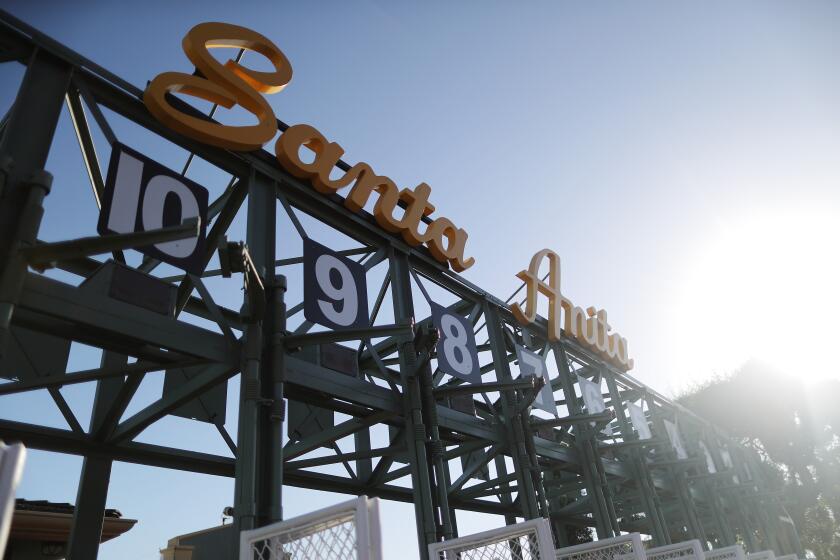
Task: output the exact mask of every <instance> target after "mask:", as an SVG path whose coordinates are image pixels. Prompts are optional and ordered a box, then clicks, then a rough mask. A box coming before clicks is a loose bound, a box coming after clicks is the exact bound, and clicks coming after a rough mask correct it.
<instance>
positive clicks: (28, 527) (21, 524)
mask: <svg viewBox="0 0 840 560" xmlns="http://www.w3.org/2000/svg"><path fill="white" fill-rule="evenodd" d="M75 510H76V507H75V506H74V505H73V504H67V503H56V502H48V501H46V500H23V499H18V500H15V513H14V515H13V516H12V527H11V531H10V533H9V539H10V540H34V541H47V542H67V541H68V540H69V539H70V529H71V528H72V526H73V512H74V511H75ZM136 523H137V520H136V519H123V517H122V513H120V511H119V510H116V509H106V510H105V518H104V522H103V524H102V537H101V540H100V542H105V541H107V540H111V539H113V538H114V537H118V536H120V535H122V534H123V533H125V532H126V531H128V530H130V529H131V528H132V527H134V525H135V524H136Z"/></svg>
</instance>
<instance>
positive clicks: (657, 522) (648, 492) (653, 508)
mask: <svg viewBox="0 0 840 560" xmlns="http://www.w3.org/2000/svg"><path fill="white" fill-rule="evenodd" d="M602 375H604V376H605V377H606V380H607V388H608V389H609V392H610V400H611V401H612V405H613V408H614V409H615V414H616V418H617V419H618V426H619V428H620V429H621V435H622V437H623V439H624V441H636V440H638V435H636V433H635V432H633V430H632V428H631V426H630V422H629V421H628V420H627V413H626V411H625V409H624V402H623V401H622V400H621V393H619V391H618V385H617V384H616V382H615V378H614V377H613V376H612V375H606V374H604V373H603V372H602ZM641 453H642V451H641V449H639V448H638V447H633V448H631V449H630V450H629V455H630V458H631V461H630V462H631V465H632V467H633V471H634V474H635V478H636V481H637V487H638V489H639V494H640V495H641V497H642V506H643V508H644V512H645V517H646V518H647V520H648V521H649V522H650V525H651V532H652V533H653V540H654V542H655V543H656V544H657V545H658V546H663V545H666V544H670V543H671V538H670V536H669V535H668V530H667V528H666V527H665V526H664V525H663V523H662V512H661V511H659V507H658V504H657V503H656V501H655V500H654V496H655V494H656V488H655V487H653V485H652V484H650V479H649V478H648V476H646V473H645V471H646V470H647V465H645V462H644V459H643V458H642V454H641Z"/></svg>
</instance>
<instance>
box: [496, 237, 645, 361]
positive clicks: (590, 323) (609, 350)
mask: <svg viewBox="0 0 840 560" xmlns="http://www.w3.org/2000/svg"><path fill="white" fill-rule="evenodd" d="M545 258H548V266H549V268H548V283H545V282H544V281H542V280H540V277H539V270H540V264H542V261H543V259H545ZM516 276H517V278H519V279H520V280H522V281H523V282H525V288H526V291H525V309H522V307H521V306H520V305H519V304H518V303H514V304H512V305H511V306H510V310H511V312H512V313H513V316H514V318H516V320H517V321H519V323H520V324H522V325H526V326H527V325H530V324H532V323H534V322H535V321H536V320H537V297H538V296H539V294H543V295H544V296H546V297H547V298H548V338H549V340H559V339H560V336H561V332H562V333H563V334H565V335H566V336H569V337H572V338H574V339H576V340H577V341H578V342H580V343H581V344H582V345H583V346H584V347H586V348H588V349H589V350H592V351H593V352H595V353H596V354H598V355H599V356H601V357H603V358H604V359H606V360H607V361H608V362H610V363H612V364H613V365H615V366H616V367H619V368H621V369H622V370H625V371H626V370H629V369H632V368H633V360H632V359H631V358H630V357H629V352H628V349H627V339H625V338H624V337H622V336H621V335H619V334H616V333H611V332H610V331H611V330H612V327H611V326H610V325H609V323H607V312H606V311H604V310H603V309H601V310H596V309H595V308H594V307H588V308H587V309H586V312H584V310H583V309H581V308H580V307H576V306H575V305H573V304H572V302H571V301H569V300H568V299H566V298H565V297H563V294H561V293H560V257H559V256H558V255H557V253H555V252H554V251H552V250H550V249H543V250H542V251H539V252H538V253H537V254H535V255H534V256H533V257H532V258H531V263H530V264H529V266H528V269H527V270H523V271H521V272H520V273H519V274H517V275H516ZM561 317H562V325H563V326H562V328H561V326H560V325H561Z"/></svg>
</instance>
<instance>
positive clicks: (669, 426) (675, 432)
mask: <svg viewBox="0 0 840 560" xmlns="http://www.w3.org/2000/svg"><path fill="white" fill-rule="evenodd" d="M665 431H666V432H668V439H669V440H671V447H673V448H674V451H675V452H676V453H677V459H688V452H687V451H686V450H685V446H684V445H683V442H682V438H681V437H680V429H679V428H678V427H677V424H676V422H671V421H670V420H665Z"/></svg>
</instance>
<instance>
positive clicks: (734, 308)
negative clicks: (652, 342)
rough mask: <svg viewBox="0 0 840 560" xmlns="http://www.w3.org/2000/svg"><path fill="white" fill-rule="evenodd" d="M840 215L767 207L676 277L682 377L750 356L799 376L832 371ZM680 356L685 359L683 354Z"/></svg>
mask: <svg viewBox="0 0 840 560" xmlns="http://www.w3.org/2000/svg"><path fill="white" fill-rule="evenodd" d="M838 239H840V215H838V213H837V212H832V211H829V210H826V209H821V210H810V211H796V210H784V211H774V212H766V213H762V214H760V215H755V216H752V217H747V218H744V219H742V220H740V221H738V222H730V223H727V224H726V225H725V226H723V227H721V228H719V229H718V230H717V231H716V232H714V233H713V234H712V235H711V236H710V238H709V239H708V240H707V241H705V242H704V243H703V244H701V245H700V246H699V247H698V250H697V251H695V252H694V253H693V254H692V253H689V254H688V255H686V256H687V257H688V258H689V261H688V264H687V265H686V267H685V268H684V271H683V276H682V278H681V279H680V280H678V281H677V283H676V286H675V288H676V291H675V299H674V301H675V303H674V305H673V306H672V307H671V313H672V314H673V316H672V317H671V321H673V322H671V324H673V325H680V329H679V330H680V332H679V334H678V337H679V338H678V339H677V340H676V341H675V345H674V348H673V350H674V351H675V355H676V356H683V357H685V356H691V360H690V362H691V363H690V364H688V366H687V367H688V368H689V372H690V379H685V381H686V382H688V383H691V382H697V381H699V380H701V379H703V378H705V377H708V376H709V375H710V374H712V373H726V372H729V371H731V370H733V369H735V368H737V367H738V366H739V365H740V364H742V363H743V362H744V361H746V360H748V359H750V358H757V359H760V360H762V361H764V362H766V363H768V364H770V365H773V366H775V367H777V368H779V369H781V370H782V371H785V372H787V373H790V374H793V375H797V376H802V377H803V378H810V379H816V378H824V377H840V368H838V366H837V364H836V362H835V361H834V360H833V359H831V358H832V357H833V350H834V349H836V348H837V344H838V339H837V336H836V334H835V326H836V324H837V320H838V318H840V295H839V294H838V287H840V259H838V253H837V250H836V246H835V245H836V242H837V240H838ZM683 359H684V358H683Z"/></svg>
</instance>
